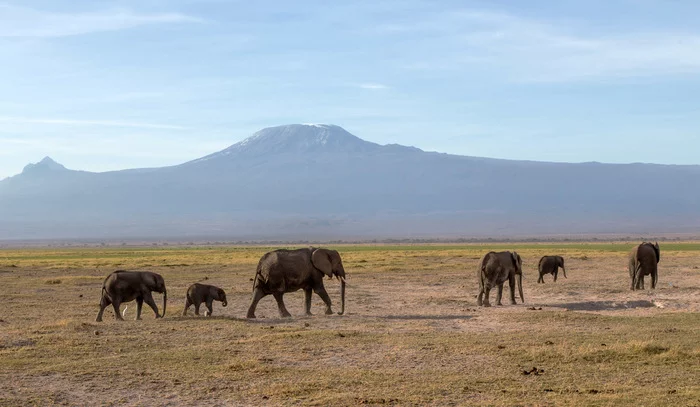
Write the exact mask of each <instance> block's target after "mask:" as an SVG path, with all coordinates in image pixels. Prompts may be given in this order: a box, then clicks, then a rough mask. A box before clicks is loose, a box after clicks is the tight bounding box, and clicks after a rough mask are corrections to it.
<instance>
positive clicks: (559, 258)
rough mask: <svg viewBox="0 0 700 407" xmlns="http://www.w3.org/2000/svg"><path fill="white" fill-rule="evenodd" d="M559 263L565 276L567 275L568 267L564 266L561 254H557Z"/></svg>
mask: <svg viewBox="0 0 700 407" xmlns="http://www.w3.org/2000/svg"><path fill="white" fill-rule="evenodd" d="M557 263H558V264H557V265H558V266H559V267H561V271H562V272H564V278H567V277H566V268H564V258H563V257H561V256H557Z"/></svg>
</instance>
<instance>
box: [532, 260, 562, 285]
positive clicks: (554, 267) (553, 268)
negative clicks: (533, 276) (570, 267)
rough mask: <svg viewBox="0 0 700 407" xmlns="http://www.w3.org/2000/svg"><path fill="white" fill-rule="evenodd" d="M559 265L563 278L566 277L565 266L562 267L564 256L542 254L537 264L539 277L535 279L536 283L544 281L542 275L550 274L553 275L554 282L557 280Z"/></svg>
mask: <svg viewBox="0 0 700 407" xmlns="http://www.w3.org/2000/svg"><path fill="white" fill-rule="evenodd" d="M559 267H561V271H563V272H564V278H567V277H566V268H564V258H563V257H561V256H542V258H541V259H540V262H539V264H538V265H537V270H539V272H540V278H539V279H538V280H537V282H538V283H544V275H545V274H551V275H553V276H554V282H556V281H557V275H558V274H559Z"/></svg>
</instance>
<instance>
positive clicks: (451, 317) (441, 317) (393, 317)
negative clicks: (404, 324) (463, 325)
mask: <svg viewBox="0 0 700 407" xmlns="http://www.w3.org/2000/svg"><path fill="white" fill-rule="evenodd" d="M379 318H380V319H389V320H409V321H413V320H415V321H420V320H426V321H429V320H434V321H449V320H463V321H466V320H468V319H472V318H473V317H472V316H471V315H384V316H380V317H379Z"/></svg>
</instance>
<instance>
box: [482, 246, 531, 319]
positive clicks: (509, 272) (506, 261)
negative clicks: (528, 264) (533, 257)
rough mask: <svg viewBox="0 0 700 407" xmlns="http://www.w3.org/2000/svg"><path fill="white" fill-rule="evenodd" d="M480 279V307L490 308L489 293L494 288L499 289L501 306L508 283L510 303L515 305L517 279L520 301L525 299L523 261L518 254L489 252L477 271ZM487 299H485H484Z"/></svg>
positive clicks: (498, 303)
mask: <svg viewBox="0 0 700 407" xmlns="http://www.w3.org/2000/svg"><path fill="white" fill-rule="evenodd" d="M477 274H478V277H479V298H478V300H477V304H478V305H480V306H481V305H483V306H484V307H490V306H491V303H490V302H489V292H490V291H491V288H493V287H494V286H497V287H498V296H497V297H496V303H497V305H501V296H502V295H503V283H504V282H506V281H508V285H509V286H510V303H511V304H515V283H516V278H517V284H518V291H519V293H520V300H521V301H522V302H525V298H524V297H523V261H522V259H521V258H520V255H518V253H516V252H498V253H496V252H488V253H486V254H485V255H484V257H483V258H482V259H481V261H480V262H479V268H478V269H477ZM484 297H485V298H484Z"/></svg>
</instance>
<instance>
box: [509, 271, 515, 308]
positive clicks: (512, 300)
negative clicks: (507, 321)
mask: <svg viewBox="0 0 700 407" xmlns="http://www.w3.org/2000/svg"><path fill="white" fill-rule="evenodd" d="M508 287H509V288H510V305H515V276H510V277H508Z"/></svg>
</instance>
